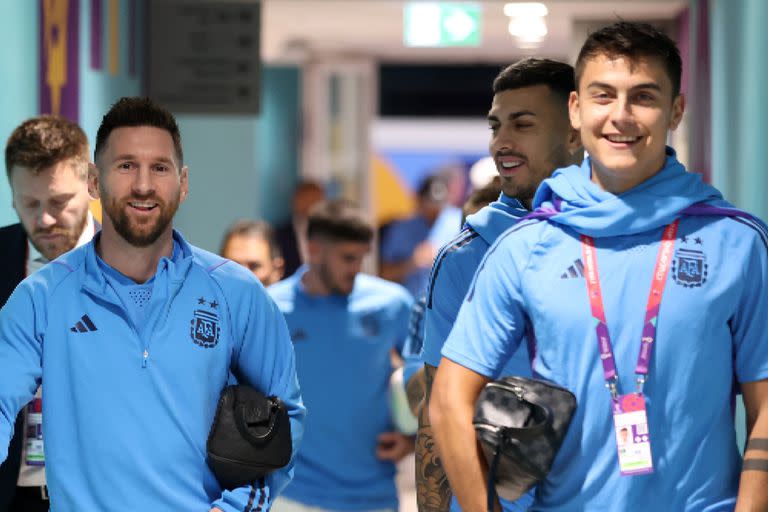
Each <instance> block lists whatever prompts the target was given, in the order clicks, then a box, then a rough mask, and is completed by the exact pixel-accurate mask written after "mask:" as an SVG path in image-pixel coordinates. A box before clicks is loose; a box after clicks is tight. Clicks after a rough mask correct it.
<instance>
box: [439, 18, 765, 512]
mask: <svg viewBox="0 0 768 512" xmlns="http://www.w3.org/2000/svg"><path fill="white" fill-rule="evenodd" d="M680 70H681V61H680V56H679V53H678V50H677V48H676V47H675V44H674V43H673V42H672V41H671V40H670V39H669V38H668V37H667V36H665V35H663V34H661V33H660V32H658V31H657V30H655V29H653V28H652V27H650V26H648V25H645V24H636V23H627V22H620V23H617V24H615V25H612V26H610V27H606V28H604V29H602V30H599V31H597V32H595V33H593V34H591V35H590V36H589V38H588V39H587V41H586V42H585V44H584V46H583V48H582V50H581V52H580V54H579V58H578V60H577V63H576V84H577V90H576V91H575V92H574V93H572V94H571V98H570V102H569V105H570V117H571V122H572V124H573V126H574V127H575V128H577V129H579V130H580V131H581V137H582V142H583V143H584V147H585V149H586V150H587V151H588V153H589V155H590V157H589V158H587V159H586V160H585V161H584V163H583V164H582V165H581V166H580V167H576V166H573V167H569V168H567V169H561V170H558V171H556V172H555V174H554V175H553V177H552V178H550V179H548V180H545V182H544V183H543V184H542V186H541V188H540V189H539V190H538V192H537V194H536V196H535V198H534V207H537V211H536V213H534V214H532V216H531V217H532V218H531V219H530V220H525V221H523V222H520V223H518V224H517V225H516V226H514V227H513V228H511V229H509V230H508V231H507V232H505V233H504V234H503V235H502V236H500V237H499V239H498V240H497V241H496V243H495V244H494V246H492V247H491V249H489V251H488V253H487V255H486V257H485V259H484V260H483V262H482V263H481V265H480V268H479V269H478V272H477V274H476V276H475V280H474V282H473V284H472V286H471V287H470V291H469V293H468V294H467V297H466V299H465V301H464V304H463V305H462V307H461V311H460V313H459V317H458V319H457V322H456V325H455V326H454V329H453V331H452V332H451V334H450V336H449V338H448V341H447V342H446V344H445V347H444V348H443V356H444V357H443V359H442V361H441V363H440V368H439V370H438V372H437V375H436V378H435V384H434V390H433V404H432V407H431V409H430V415H431V418H432V420H433V425H434V429H435V435H436V438H437V441H438V447H439V450H440V453H441V455H442V456H443V458H444V463H445V466H446V470H447V473H448V476H449V478H450V479H451V483H452V486H453V490H454V492H455V493H456V495H457V497H458V498H459V501H460V503H461V504H462V506H463V508H464V510H468V511H472V512H479V511H481V510H485V507H486V480H485V473H484V469H483V468H484V466H483V464H482V463H481V455H480V453H479V451H478V450H477V449H475V446H476V444H475V432H474V429H473V427H472V412H473V405H474V401H475V398H476V397H477V395H478V394H479V392H480V391H481V389H482V388H483V386H484V385H485V384H486V383H487V382H488V381H489V379H490V378H493V376H494V375H495V374H496V373H497V371H498V370H499V369H500V368H501V367H502V366H503V365H504V363H505V362H506V360H507V358H508V357H509V354H511V353H513V352H514V351H515V350H516V349H517V347H518V346H519V344H520V343H521V340H522V338H523V335H524V334H527V333H531V332H532V333H534V335H535V338H534V339H535V340H536V342H535V350H534V353H533V372H534V375H535V376H537V377H539V378H544V379H548V380H550V381H554V382H556V383H558V384H560V385H561V386H564V387H566V388H568V389H570V390H571V391H572V392H573V393H574V394H575V396H576V399H577V401H578V406H577V409H576V412H575V415H574V417H573V421H572V423H571V425H570V429H569V431H568V433H567V435H566V437H565V440H564V442H563V444H562V446H561V447H560V450H559V451H558V453H557V456H556V458H555V460H554V463H553V466H552V468H551V470H550V472H549V473H548V474H547V476H546V477H545V478H544V480H542V481H541V482H540V483H539V485H538V486H537V491H536V495H535V500H534V503H533V505H532V507H531V510H533V511H537V512H540V511H555V510H557V511H563V510H567V511H569V512H578V511H590V512H592V511H609V510H610V511H614V510H620V511H623V512H635V511H637V512H639V511H645V510H648V509H649V508H653V509H654V510H659V511H670V512H672V511H674V512H694V511H695V512H702V511H704V512H721V511H724V510H734V508H735V509H737V510H740V511H741V510H744V511H746V510H766V509H768V494H766V493H765V486H766V484H768V460H766V459H768V456H766V448H767V447H768V381H766V380H765V379H766V378H768V329H767V328H766V327H768V326H767V325H766V318H768V317H767V316H766V310H768V296H766V294H765V289H766V286H768V247H767V246H766V241H767V239H768V238H767V236H766V229H765V226H764V225H763V224H762V223H761V222H760V221H758V220H756V219H755V218H753V217H751V216H749V215H748V214H746V213H744V212H740V211H738V210H735V209H734V208H732V207H730V206H729V205H728V204H727V203H725V202H724V201H723V200H722V198H721V196H720V194H719V192H718V191H717V190H716V189H714V188H712V187H710V186H708V185H705V184H704V183H702V182H701V179H700V177H699V176H698V175H695V174H689V173H687V172H686V171H685V168H684V167H683V166H682V165H681V164H680V163H679V162H678V161H677V159H676V157H675V153H674V151H673V150H672V149H671V148H667V147H665V141H666V138H667V133H668V131H669V130H671V129H674V128H676V127H677V125H678V123H679V122H680V119H681V117H682V114H683V110H684V99H683V97H682V95H680V91H679V87H680ZM738 387H740V389H741V391H742V392H743V394H744V400H745V403H746V408H747V417H748V422H749V425H748V430H747V431H748V432H750V443H749V445H748V446H747V453H746V461H745V462H744V467H743V471H742V460H741V457H740V453H739V450H738V448H737V446H736V442H735V440H736V437H735V431H734V425H733V412H734V395H735V393H736V392H737V389H738ZM623 428H627V429H628V431H629V432H631V436H628V439H631V442H630V443H629V444H628V445H620V441H622V440H623V439H622V435H621V434H620V432H621V431H622V429H623ZM737 500H738V503H737Z"/></svg>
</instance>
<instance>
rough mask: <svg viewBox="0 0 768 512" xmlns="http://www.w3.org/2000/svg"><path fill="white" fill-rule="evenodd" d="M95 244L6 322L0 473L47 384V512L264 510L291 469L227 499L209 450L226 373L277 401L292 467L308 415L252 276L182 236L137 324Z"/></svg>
mask: <svg viewBox="0 0 768 512" xmlns="http://www.w3.org/2000/svg"><path fill="white" fill-rule="evenodd" d="M99 236H100V235H98V234H97V235H96V238H95V239H94V241H92V242H90V243H88V244H86V245H83V246H82V247H79V248H77V249H74V250H73V251H70V252H68V253H67V254H65V255H63V256H61V257H60V258H58V259H56V260H54V261H53V262H51V263H50V264H48V265H46V266H45V267H43V268H42V269H40V270H39V271H38V272H36V273H34V274H33V275H31V276H30V277H28V278H27V279H25V280H24V281H23V282H22V283H21V284H19V286H18V287H17V288H16V290H15V291H14V292H13V295H11V297H10V298H9V299H8V302H7V303H6V305H5V306H4V307H3V308H2V310H0V369H2V371H0V461H2V460H4V459H5V457H6V456H7V448H8V443H9V441H10V439H11V435H12V433H13V424H14V419H15V418H16V414H17V413H18V411H19V409H21V407H22V406H24V405H25V404H26V403H27V402H29V400H31V398H32V396H33V395H34V393H35V390H36V389H37V387H38V385H39V384H41V382H44V384H45V385H44V386H43V431H44V432H45V451H46V454H45V455H46V477H47V482H48V488H49V493H50V499H51V511H52V512H69V511H89V512H90V511H114V510H121V511H123V510H125V511H138V510H157V511H170V510H184V511H200V512H207V511H208V510H209V509H210V508H212V507H218V508H219V509H221V510H222V511H224V512H241V511H243V510H249V511H250V510H253V511H263V510H267V509H268V507H269V506H270V504H271V502H272V499H273V498H274V497H276V496H277V494H278V493H279V492H280V490H281V489H282V488H283V487H285V485H286V484H287V483H288V482H289V481H290V479H291V477H292V474H293V462H291V463H290V464H289V465H288V466H287V467H286V468H284V469H282V470H279V471H276V472H274V473H272V474H271V475H270V476H268V477H267V478H266V479H261V480H260V481H258V482H254V484H253V485H248V486H245V487H240V488H238V489H235V490H232V491H226V490H224V491H223V490H222V489H221V487H220V486H219V484H218V482H217V481H216V478H215V477H214V475H213V473H212V472H211V471H210V469H209V468H208V466H207V464H206V440H207V438H208V433H209V431H210V428H211V424H212V422H213V418H214V413H215V412H216V405H217V403H218V399H219V396H220V394H221V391H222V390H223V389H224V387H225V386H226V385H227V383H228V381H230V380H231V374H230V369H232V370H235V371H236V372H237V373H238V374H239V375H240V376H241V378H242V379H243V380H244V381H246V382H247V383H248V384H251V385H252V386H254V387H255V388H257V389H259V390H260V391H261V392H263V393H264V394H266V395H276V396H278V397H280V398H281V399H282V400H283V402H284V403H285V405H286V408H287V410H288V414H289V416H290V420H291V435H292V438H293V450H294V455H295V453H296V450H298V447H299V441H300V440H301V437H302V424H303V419H304V414H305V410H304V406H303V404H302V401H301V396H300V394H299V386H298V382H297V379H296V369H295V363H294V354H293V347H292V345H291V340H290V338H289V336H288V329H287V328H286V325H285V321H284V320H283V315H282V314H281V313H280V311H279V310H278V309H277V307H276V306H275V304H274V303H273V302H272V301H271V300H270V298H269V297H268V295H267V294H266V292H265V291H264V288H263V287H262V286H261V284H260V283H259V282H258V280H256V279H255V278H254V277H253V274H251V273H250V272H248V270H247V269H245V268H243V267H241V266H240V265H237V264H235V263H233V262H231V261H229V260H225V259H223V258H220V257H219V256H216V255H214V254H211V253H208V252H206V251H203V250H200V249H198V248H195V247H192V246H191V245H189V244H188V243H187V242H186V241H184V239H183V238H182V236H181V235H180V234H179V233H178V232H174V235H173V237H174V245H175V246H176V250H175V251H174V257H173V258H162V259H161V260H160V262H159V263H158V266H157V273H156V274H155V276H154V286H153V290H152V297H151V299H150V302H149V303H148V304H147V305H146V306H145V309H146V315H145V317H144V321H143V322H142V323H141V325H136V324H135V323H134V322H133V320H132V318H131V316H130V315H129V314H128V311H127V309H126V308H125V306H124V305H123V303H122V302H121V300H120V298H119V295H118V294H117V293H116V292H115V290H114V288H113V286H115V283H116V281H115V280H110V281H108V280H107V279H105V275H104V272H103V270H102V269H101V268H100V265H99V261H98V259H97V258H98V256H97V254H96V251H95V250H94V243H95V241H96V240H98V239H99Z"/></svg>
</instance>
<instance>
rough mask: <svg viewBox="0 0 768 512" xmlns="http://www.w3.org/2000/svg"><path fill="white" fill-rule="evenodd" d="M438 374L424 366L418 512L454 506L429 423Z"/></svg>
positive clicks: (418, 448) (418, 445)
mask: <svg viewBox="0 0 768 512" xmlns="http://www.w3.org/2000/svg"><path fill="white" fill-rule="evenodd" d="M436 370H437V368H435V367H434V366H431V365H428V364H425V365H424V377H425V387H426V395H425V396H424V402H423V403H422V407H421V410H420V411H419V432H418V434H417V437H416V501H417V503H418V506H419V512H444V511H447V510H449V508H450V506H451V495H452V494H451V486H450V484H449V483H448V477H447V476H446V474H445V470H444V469H443V465H442V463H441V462H440V457H438V455H437V449H436V448H435V438H434V437H433V434H432V426H431V424H430V421H429V397H430V395H431V394H432V381H433V380H434V378H435V371H436Z"/></svg>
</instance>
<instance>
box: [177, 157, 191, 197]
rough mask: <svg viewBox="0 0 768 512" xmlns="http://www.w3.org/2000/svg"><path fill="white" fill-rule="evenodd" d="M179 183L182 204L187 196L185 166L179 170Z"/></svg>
mask: <svg viewBox="0 0 768 512" xmlns="http://www.w3.org/2000/svg"><path fill="white" fill-rule="evenodd" d="M179 181H180V183H181V202H182V203H183V202H184V200H185V199H186V198H187V196H188V195H189V167H187V166H186V165H185V166H184V167H182V168H181V173H180V176H179Z"/></svg>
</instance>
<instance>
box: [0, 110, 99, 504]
mask: <svg viewBox="0 0 768 512" xmlns="http://www.w3.org/2000/svg"><path fill="white" fill-rule="evenodd" d="M89 161H90V157H89V155H88V140H87V138H86V136H85V133H84V132H83V130H82V129H81V128H80V127H79V126H78V125H77V124H75V123H73V122H71V121H68V120H67V119H64V118H62V117H58V116H39V117H34V118H32V119H28V120H27V121H25V122H23V123H22V124H21V125H19V126H18V127H17V128H16V129H15V130H14V131H13V133H12V134H11V136H10V137H9V139H8V143H7V144H6V147H5V168H6V173H7V176H8V181H9V183H10V185H11V193H12V198H13V208H14V210H16V213H17V214H18V216H19V220H20V221H21V222H20V223H18V224H13V225H11V226H6V227H4V228H1V229H0V247H2V251H0V263H1V264H0V266H1V267H2V269H3V270H2V272H0V306H2V305H3V304H5V302H6V301H7V300H8V297H10V295H11V293H12V292H13V290H14V288H16V286H17V285H18V284H19V283H20V282H21V281H22V280H23V279H24V278H25V277H27V276H28V275H30V274H32V273H34V272H35V271H37V270H38V269H40V268H41V267H42V266H43V265H45V264H46V263H48V262H49V261H51V260H54V259H56V258H58V257H59V256H61V255H62V254H64V253H65V252H67V251H70V250H71V249H74V248H75V247H77V246H80V245H83V244H84V243H86V242H88V241H90V239H91V238H92V237H93V235H94V233H95V231H96V229H97V226H96V223H95V222H94V219H93V216H92V215H91V213H90V211H89V210H88V203H89V201H90V200H91V196H90V195H89V193H88V181H87V178H88V163H89ZM41 396H42V392H41V389H40V388H38V390H37V393H36V394H35V399H34V400H33V402H31V403H30V404H29V405H28V406H26V407H24V409H22V412H21V413H20V414H19V415H18V416H17V418H16V423H15V428H14V433H13V438H12V439H11V443H10V445H9V447H8V458H7V459H6V460H5V462H3V463H2V465H1V466H0V512H38V511H41V512H42V511H47V510H48V508H49V507H50V502H49V500H48V490H47V487H46V481H45V452H44V442H43V440H42V413H41V412H40V410H41V406H42V401H41Z"/></svg>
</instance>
